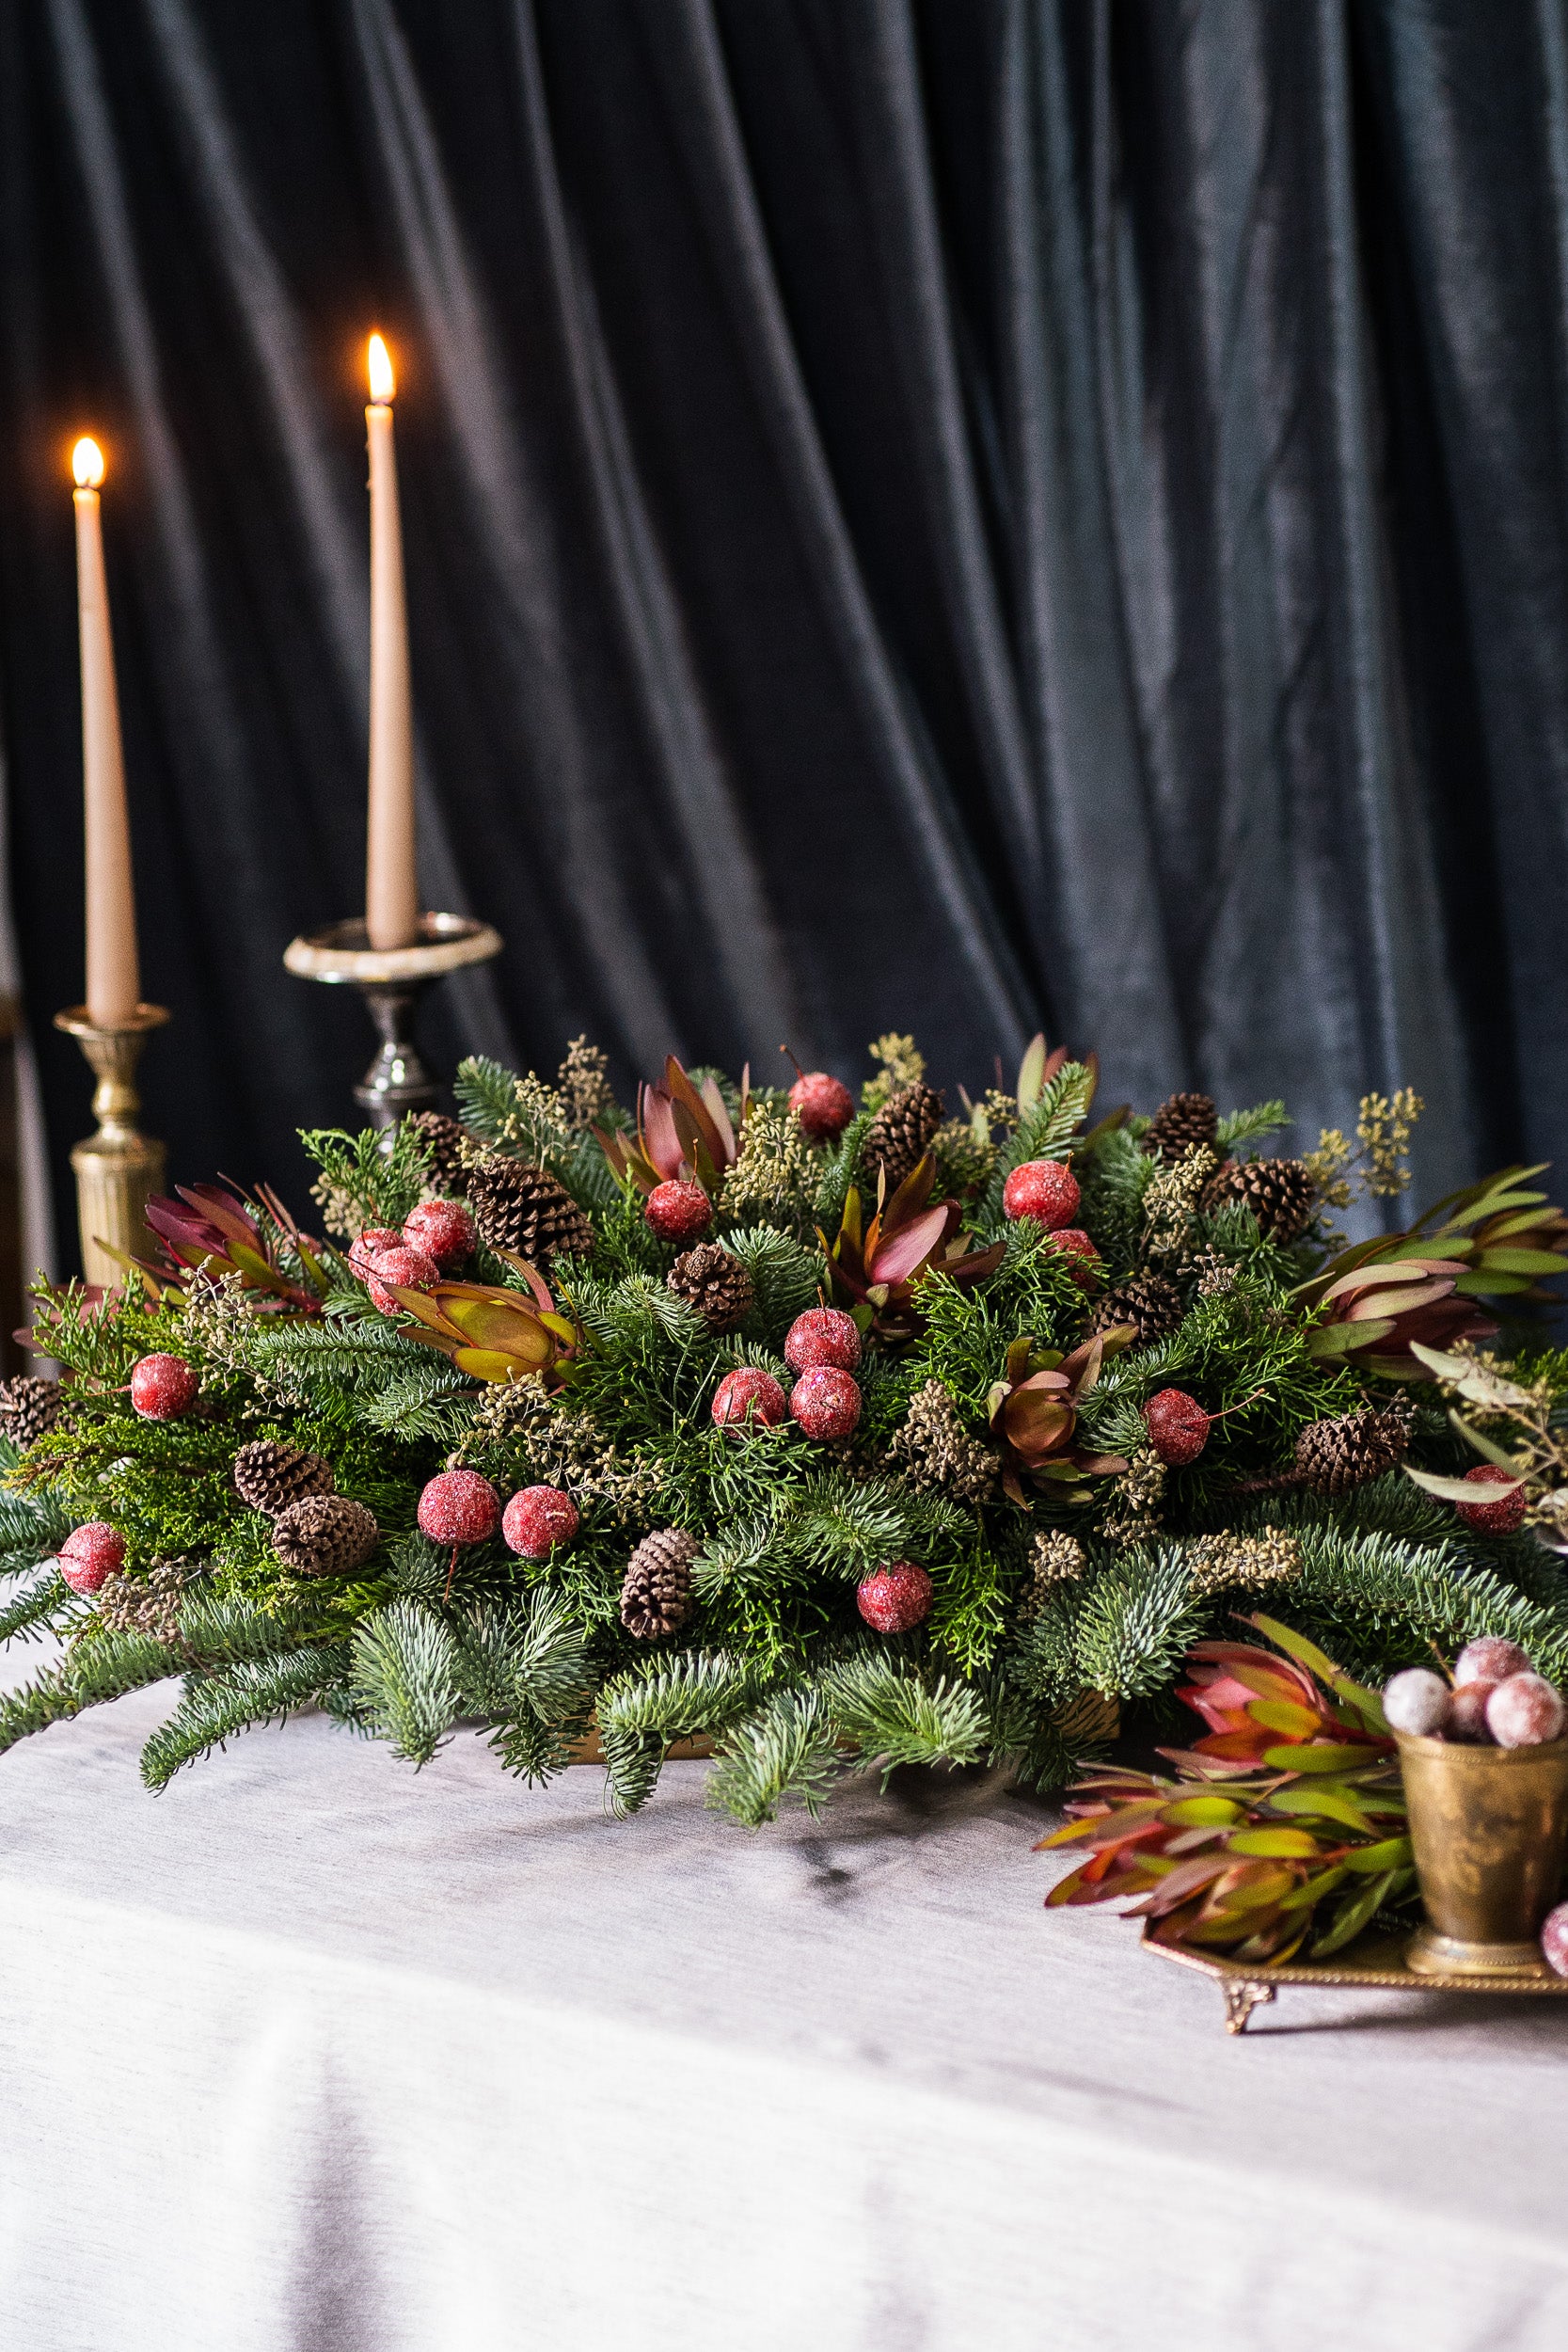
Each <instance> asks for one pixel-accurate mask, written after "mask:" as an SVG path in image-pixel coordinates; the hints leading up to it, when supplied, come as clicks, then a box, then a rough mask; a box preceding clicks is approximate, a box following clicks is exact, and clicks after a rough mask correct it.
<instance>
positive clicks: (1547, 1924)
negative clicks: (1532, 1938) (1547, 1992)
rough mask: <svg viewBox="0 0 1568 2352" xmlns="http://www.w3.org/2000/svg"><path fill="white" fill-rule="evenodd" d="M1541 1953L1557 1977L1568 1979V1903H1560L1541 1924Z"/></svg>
mask: <svg viewBox="0 0 1568 2352" xmlns="http://www.w3.org/2000/svg"><path fill="white" fill-rule="evenodd" d="M1541 1953H1542V1957H1543V1959H1544V1961H1545V1963H1546V1965H1547V1967H1548V1968H1550V1969H1551V1970H1552V1972H1553V1974H1554V1975H1555V1976H1559V1977H1568V1903H1559V1904H1558V1907H1557V1909H1556V1910H1555V1911H1548V1912H1547V1914H1546V1916H1545V1917H1544V1919H1543V1921H1542V1922H1541Z"/></svg>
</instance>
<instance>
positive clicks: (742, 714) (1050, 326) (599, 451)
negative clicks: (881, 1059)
mask: <svg viewBox="0 0 1568 2352" xmlns="http://www.w3.org/2000/svg"><path fill="white" fill-rule="evenodd" d="M1565 271H1568V12H1565V9H1564V7H1563V5H1561V0H1381V4H1378V5H1374V4H1373V0H463V5H462V6H460V7H458V6H453V5H451V0H267V5H266V6H265V7H264V8H232V7H229V6H219V5H216V0H0V273H3V324H0V688H3V698H4V699H3V709H0V723H3V726H4V737H5V749H6V754H7V761H8V789H9V804H10V829H11V858H12V881H13V890H14V896H15V900H16V907H17V915H18V921H19V925H20V931H21V942H22V950H23V958H24V972H25V983H26V990H27V997H28V1008H29V1012H30V1016H31V1020H32V1023H33V1026H34V1031H35V1035H36V1036H37V1038H38V1041H39V1052H40V1065H41V1069H42V1073H43V1081H44V1093H45V1102H46V1108H47V1114H48V1120H49V1128H50V1134H51V1140H52V1147H53V1150H54V1155H55V1167H56V1173H57V1176H58V1178H59V1183H60V1198H61V1200H62V1203H63V1201H64V1200H65V1199H66V1197H67V1196H66V1189H65V1187H66V1183H67V1181H68V1179H67V1176H66V1171H65V1163H64V1153H65V1150H66V1147H68V1146H69V1144H70V1142H71V1139H72V1137H73V1136H75V1135H77V1134H79V1133H81V1132H83V1131H84V1125H85V1120H86V1073H85V1072H84V1070H83V1068H82V1066H81V1064H80V1061H79V1060H78V1059H77V1058H76V1057H75V1055H74V1052H73V1049H71V1048H69V1047H67V1046H66V1045H65V1044H64V1043H63V1041H57V1040H55V1038H54V1036H53V1035H52V1033H51V1032H50V1031H49V1029H48V1026H47V1024H48V1018H49V1016H50V1014H51V1013H52V1012H53V1011H54V1010H55V1008H56V1007H57V1006H58V1005H61V1004H64V1003H66V1002H68V1001H70V1000H71V999H72V998H74V997H75V996H76V995H77V994H79V993H80V975H81V916H80V904H79V902H80V882H81V871H80V868H81V852H80V846H79V753H78V740H77V714H76V703H75V692H76V685H75V646H74V614H73V603H72V596H73V585H72V567H71V566H72V551H71V508H70V499H69V485H68V483H67V481H66V477H65V471H64V452H65V449H66V448H67V447H68V446H69V442H70V439H71V436H72V435H73V434H74V433H75V432H78V431H81V430H84V429H87V428H88V427H89V426H90V427H91V428H93V429H96V430H98V431H99V432H100V434H101V435H102V437H103V438H104V439H105V440H106V442H107V443H108V445H109V448H110V451H111V454H112V457H113V461H114V472H113V476H112V479H111V483H110V485H109V491H108V495H107V501H106V528H107V537H108V550H109V554H108V560H109V568H110V580H111V588H112V593H113V596H114V603H115V615H116V623H117V630H118V642H119V662H120V676H121V690H122V696H123V701H124V707H125V723H126V737H127V749H128V757H129V763H130V770H131V776H132V790H133V798H134V810H133V818H134V826H135V847H136V860H137V875H138V883H139V888H140V893H141V904H142V909H143V929H144V937H145V959H146V982H147V987H148V990H149V993H151V994H152V995H154V996H156V997H159V998H161V999H162V1000H163V1001H165V1002H166V1003H168V1004H169V1005H171V1006H172V1007H173V1009H174V1011H175V1014H176V1021H175V1025H174V1026H173V1028H172V1029H171V1030H170V1031H169V1032H168V1034H167V1035H166V1037H165V1038H163V1039H162V1040H160V1041H158V1042H157V1043H156V1044H155V1045H154V1046H153V1047H152V1049H151V1050H150V1054H149V1057H148V1060H147V1065H146V1074H147V1080H148V1094H149V1106H150V1121H151V1123H152V1124H153V1125H154V1126H155V1128H156V1129H157V1131H158V1132H161V1133H162V1134H164V1135H165V1136H167V1137H168V1138H169V1140H170V1143H171V1145H172V1148H173V1158H174V1166H175V1172H176V1173H177V1174H178V1175H180V1176H182V1177H184V1178H187V1179H188V1178H194V1177H199V1176H205V1175H208V1174H210V1173H211V1172H212V1171H213V1170H214V1168H224V1169H226V1170H227V1171H228V1172H230V1173H231V1174H233V1175H235V1176H237V1177H241V1178H249V1177H252V1176H256V1175H261V1174H267V1173H270V1174H271V1175H272V1176H273V1177H274V1178H275V1180H276V1181H277V1182H278V1183H280V1184H281V1185H282V1186H283V1188H284V1189H285V1190H286V1191H290V1190H293V1192H294V1193H295V1195H296V1197H297V1194H298V1189H299V1185H300V1181H301V1175H302V1165H301V1162H300V1159H299V1155H298V1152H297V1148H296V1147H295V1146H294V1144H293V1140H292V1136H291V1130H292V1129H293V1127H295V1126H296V1125H298V1124H301V1123H306V1122H318V1121H323V1120H334V1119H339V1118H341V1117H343V1116H345V1115H346V1114H347V1113H348V1111H349V1109H350V1104H349V1101H348V1088H349V1085H350V1083H351V1081H352V1079H353V1077H354V1076H355V1075H356V1071H357V1068H358V1067H359V1065H360V1064H361V1063H362V1061H363V1060H364V1058H365V1057H366V1056H367V1052H368V1037H367V1035H366V1033H365V1032H364V1030H363V1028H362V1026H361V1019H360V1015H359V1013H358V1010H357V1008H356V1006H355V1005H353V1004H352V1003H342V1002H339V1001H337V1000H335V998H334V997H333V996H332V995H331V994H330V993H328V992H326V991H325V990H320V989H311V988H309V987H308V986H306V985H304V984H302V983H300V982H297V981H294V980H292V979H290V978H288V977H285V975H284V974H283V972H282V970H281V967H280V963H279V957H280V954H281V950H282V948H283V946H284V944H285V943H286V941H287V940H288V938H289V937H290V936H291V934H292V933H293V932H294V931H296V930H301V929H304V928H308V927H310V926H313V925H316V924H320V923H322V922H325V921H327V920H329V919H331V918H333V917H334V916H337V915H340V914H346V913H350V912H352V911H354V909H355V908H356V905H357V904H358V903H359V902H360V897H361V890H362V881H361V862H362V853H363V852H362V833H363V771H364V758H365V739H364V705H365V689H366V636H367V612H366V581H365V571H366V565H365V538H366V513H365V500H364V467H363V450H362V423H361V417H360V408H361V403H362V399H363V392H362V388H361V384H360V380H359V375H358V368H359V364H360V355H361V352H362V339H363V335H364V333H365V330H366V329H367V327H368V326H370V325H371V324H372V323H379V324H381V325H382V326H384V327H385V329H386V330H387V332H388V335H389V336H390V337H391V339H392V340H393V342H394V344H395V346H396V349H397V352H398V356H399V360H400V365H401V372H402V382H401V388H400V398H399V404H398V425H399V437H400V448H401V456H402V470H403V479H404V502H405V532H406V539H407V556H408V566H409V580H410V595H411V604H412V619H413V637H414V663H415V674H416V692H417V699H418V707H419V718H420V794H421V823H422V828H423V857H424V867H425V878H426V886H427V892H428V896H429V898H430V900H431V901H432V902H433V903H436V904H440V905H444V906H447V907H450V908H456V909H460V910H465V911H469V912H472V913H475V914H483V915H484V916H486V917H488V918H489V919H490V920H492V921H494V922H495V923H496V924H497V925H498V926H499V929H500V930H502V932H503V933H504V934H505V936H506V939H507V942H508V952H507V956H506V958H505V961H504V962H503V963H501V964H500V965H499V966H498V967H496V968H495V969H493V970H492V971H491V972H489V973H486V974H484V975H483V976H481V977H478V978H473V979H468V980H466V981H464V982H462V983H460V984H457V985H454V986H452V987H451V988H450V989H449V990H448V992H447V993H446V995H445V997H444V999H443V1002H442V1004H441V1005H440V1007H439V1008H438V1009H437V1010H436V1013H435V1015H434V1017H433V1019H432V1021H431V1024H430V1043H431V1045H432V1047H433V1048H434V1050H435V1052H436V1054H437V1055H438V1056H440V1057H444V1058H445V1059H446V1060H447V1061H448V1062H449V1063H450V1061H451V1059H452V1058H453V1057H455V1056H456V1054H457V1053H458V1052H459V1051H460V1050H463V1049H464V1048H465V1047H468V1046H477V1047H479V1048H482V1049H484V1050H488V1051H493V1052H496V1053H500V1054H503V1055H508V1056H515V1057H519V1058H521V1059H522V1060H524V1061H529V1060H531V1061H534V1062H536V1063H538V1064H540V1065H541V1066H543V1067H545V1068H546V1069H548V1068H553V1066H554V1064H555V1062H556V1061H557V1060H558V1059H559V1057H560V1054H561V1050H562V1043H563V1041H564V1040H565V1039H566V1038H567V1036H568V1035H570V1034H573V1033H575V1032H577V1031H578V1030H580V1029H584V1028H586V1029H588V1030H590V1031H591V1032H593V1033H594V1035H595V1036H596V1037H597V1038H599V1039H600V1040H601V1041H603V1042H605V1043H606V1044H607V1045H609V1046H610V1048H611V1050H612V1052H613V1054H614V1057H615V1058H616V1061H617V1064H618V1067H619V1071H620V1073H621V1074H622V1075H623V1077H626V1076H629V1075H630V1074H631V1073H636V1072H640V1071H641V1072H650V1071H652V1070H653V1068H654V1067H655V1065H656V1063H657V1060H658V1059H659V1057H661V1056H662V1055H663V1054H664V1052H665V1051H666V1050H667V1049H670V1048H674V1049H675V1050H677V1051H679V1052H681V1053H682V1054H684V1055H687V1056H690V1057H700V1058H705V1059H706V1058H713V1059H721V1060H724V1061H727V1062H729V1063H731V1064H738V1062H739V1061H740V1060H741V1059H742V1058H744V1057H747V1056H750V1057H751V1059H752V1064H753V1067H761V1068H766V1069H768V1070H771V1069H772V1068H773V1067H775V1066H776V1063H777V1048H778V1045H779V1043H780V1041H781V1040H783V1039H786V1038H787V1039H788V1040H789V1041H791V1042H792V1043H793V1044H794V1045H795V1047H796V1049H797V1050H798V1051H799V1053H800V1056H801V1057H802V1059H806V1060H810V1061H821V1062H824V1063H826V1064H827V1065H828V1066H829V1067H831V1068H836V1069H838V1070H840V1071H842V1072H844V1073H846V1074H850V1073H853V1072H854V1071H856V1070H857V1069H858V1068H859V1067H860V1066H861V1060H862V1049H863V1043H864V1041H865V1040H866V1039H868V1038H869V1037H871V1036H873V1035H874V1034H876V1033H877V1032H878V1031H879V1030H882V1029H886V1028H890V1027H896V1028H900V1029H906V1028H913V1029H915V1030H916V1031H918V1032H919V1034H920V1035H921V1037H922V1039H923V1040H924V1041H925V1042H926V1045H927V1052H928V1054H929V1057H930V1059H931V1062H932V1064H933V1073H934V1075H935V1076H936V1077H937V1078H938V1079H939V1080H940V1081H941V1082H942V1083H945V1084H949V1085H952V1084H954V1083H956V1082H958V1081H959V1080H966V1081H967V1082H968V1083H969V1084H970V1085H971V1086H972V1087H974V1086H976V1085H983V1084H984V1083H985V1082H986V1080H987V1078H988V1077H989V1075H990V1071H991V1065H992V1057H993V1056H994V1055H996V1054H998V1053H1000V1054H1001V1055H1002V1056H1003V1057H1011V1056H1012V1055H1013V1054H1014V1053H1015V1052H1016V1050H1017V1048H1018V1046H1019V1045H1020V1043H1021V1041H1022V1040H1023V1039H1024V1038H1026V1037H1027V1036H1028V1034H1029V1033H1030V1032H1031V1031H1032V1030H1033V1029H1034V1028H1035V1027H1036V1026H1037V1025H1043V1026H1044V1027H1045V1028H1046V1029H1047V1030H1048V1032H1049V1034H1050V1036H1051V1038H1052V1040H1053V1041H1057V1040H1059V1039H1061V1040H1066V1041H1069V1042H1070V1043H1071V1044H1072V1045H1074V1046H1075V1047H1078V1048H1080V1049H1082V1048H1085V1047H1087V1046H1090V1045H1095V1046H1098V1047H1099V1049H1100V1051H1101V1056H1102V1057H1103V1059H1104V1062H1105V1065H1106V1072H1107V1079H1108V1083H1109V1085H1110V1087H1111V1089H1113V1099H1119V1098H1120V1097H1122V1096H1125V1095H1132V1096H1134V1097H1136V1098H1139V1099H1141V1100H1143V1101H1144V1102H1146V1103H1151V1102H1152V1100H1153V1099H1154V1098H1156V1097H1158V1096H1159V1095H1161V1094H1163V1093H1164V1092H1165V1091H1166V1090H1168V1089H1170V1088H1172V1087H1175V1086H1178V1085H1181V1084H1199V1085H1202V1086H1204V1087H1207V1088H1209V1089H1212V1091H1214V1092H1215V1093H1217V1094H1219V1095H1221V1096H1223V1097H1225V1098H1227V1100H1256V1099H1258V1098H1259V1097H1260V1096H1264V1095H1268V1094H1272V1093H1275V1092H1284V1093H1286V1094H1287V1095H1288V1096H1289V1097H1290V1098H1291V1102H1292V1105H1293V1107H1294V1108H1295V1110H1296V1112H1297V1114H1298V1119H1299V1122H1300V1130H1299V1131H1300V1132H1301V1133H1302V1134H1303V1135H1304V1136H1305V1140H1306V1141H1307V1142H1311V1141H1312V1140H1314V1139H1315V1135H1316V1129H1317V1126H1318V1125H1319V1124H1320V1123H1321V1122H1324V1121H1331V1122H1337V1123H1341V1124H1345V1123H1350V1122H1352V1121H1353V1120H1354V1104H1355V1101H1356V1098H1357V1096H1358V1095H1359V1094H1360V1093H1361V1092H1362V1091H1363V1090H1364V1089H1368V1088H1371V1087H1377V1088H1385V1089H1386V1088H1390V1087H1392V1086H1394V1085H1396V1084H1398V1083H1401V1082H1404V1083H1409V1084H1412V1085H1414V1086H1416V1087H1417V1088H1418V1089H1419V1090H1420V1092H1421V1093H1422V1094H1423V1095H1424V1096H1425V1097H1426V1099H1427V1102H1428V1104H1429V1106H1430V1108H1429V1113H1428V1117H1427V1120H1426V1121H1425V1122H1424V1126H1423V1131H1422V1133H1423V1148H1422V1154H1421V1156H1422V1163H1423V1164H1422V1176H1423V1180H1424V1181H1425V1183H1426V1184H1429V1185H1436V1184H1442V1183H1444V1182H1446V1181H1455V1182H1457V1181H1459V1180H1461V1179H1462V1178H1463V1177H1465V1175H1467V1174H1469V1173H1472V1172H1475V1171H1478V1170H1479V1169H1480V1168H1481V1166H1482V1165H1486V1164H1492V1163H1495V1162H1497V1160H1499V1159H1501V1158H1503V1157H1505V1156H1515V1155H1524V1154H1528V1155H1529V1156H1531V1157H1544V1156H1545V1155H1546V1154H1548V1153H1552V1152H1558V1153H1561V1151H1562V1147H1563V1146H1564V1145H1568V1069H1565V1063H1568V1019H1565V1017H1564V1016H1565V1011H1568V1006H1565V1002H1564V997H1565V970H1564V956H1563V951H1562V946H1561V942H1562V938H1563V932H1564V919H1563V914H1562V901H1563V881H1564V875H1563V866H1564V848H1565V838H1564V836H1565V833H1568V626H1565V624H1568V542H1565V513H1568V501H1565V490H1568V484H1565V479H1564V474H1565V438H1564V427H1565V393H1568V351H1565V336H1564V324H1565V304H1564V286H1565Z"/></svg>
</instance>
